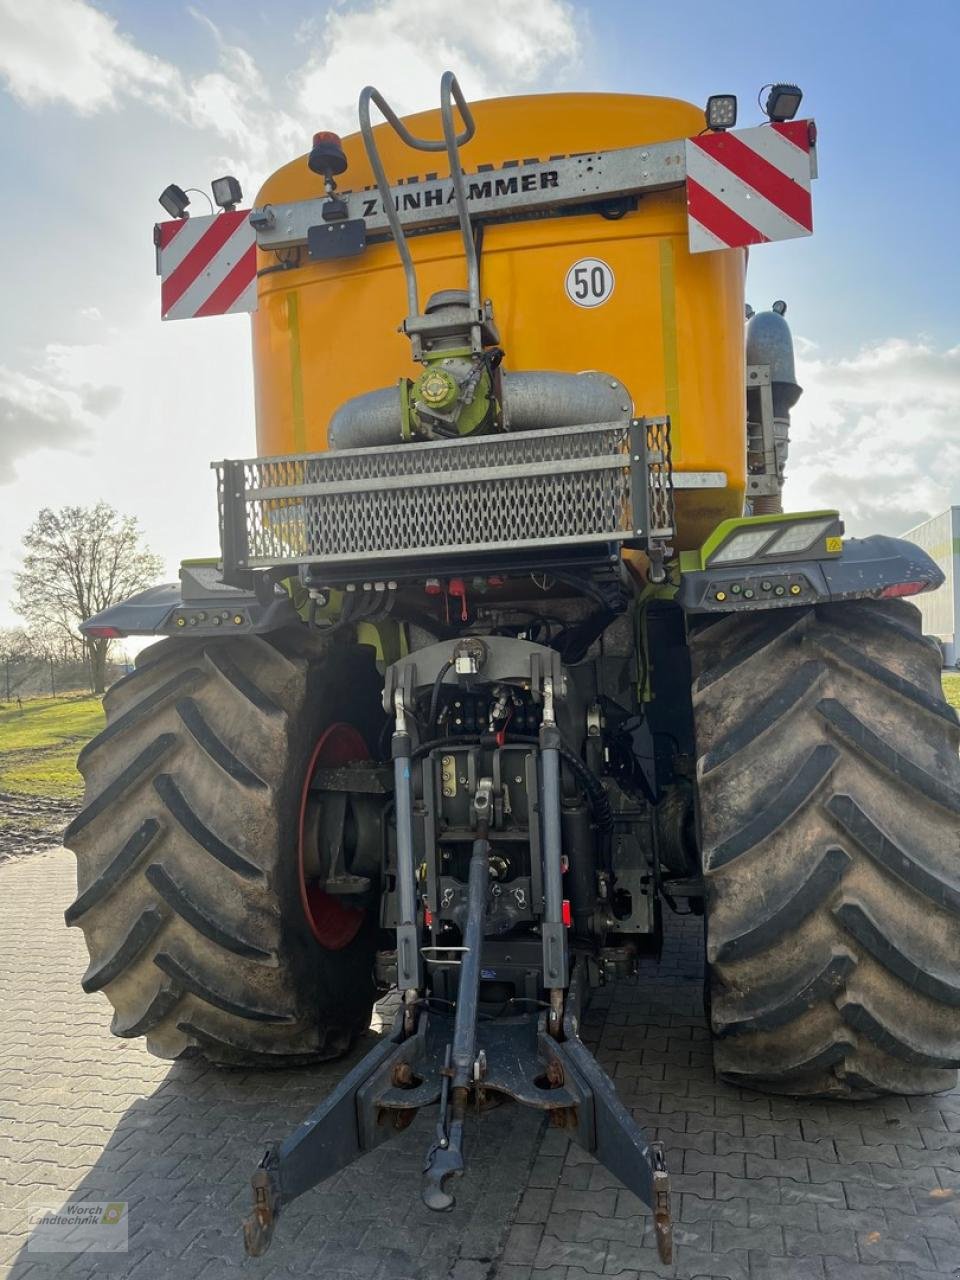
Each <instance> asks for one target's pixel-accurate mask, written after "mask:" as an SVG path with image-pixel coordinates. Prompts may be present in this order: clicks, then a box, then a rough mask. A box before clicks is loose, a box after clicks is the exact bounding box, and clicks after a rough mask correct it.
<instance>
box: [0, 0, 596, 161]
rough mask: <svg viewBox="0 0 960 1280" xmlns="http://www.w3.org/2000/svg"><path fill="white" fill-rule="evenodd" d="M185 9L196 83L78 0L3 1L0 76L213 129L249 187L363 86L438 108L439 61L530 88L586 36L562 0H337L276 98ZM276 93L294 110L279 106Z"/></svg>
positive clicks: (346, 110) (81, 100)
mask: <svg viewBox="0 0 960 1280" xmlns="http://www.w3.org/2000/svg"><path fill="white" fill-rule="evenodd" d="M189 12H190V13H191V15H192V17H193V18H194V19H195V20H196V21H197V22H198V24H200V25H201V26H202V27H204V28H205V29H206V31H207V32H208V34H209V35H210V36H211V37H212V39H213V41H214V43H215V46H216V54H217V62H218V66H217V68H216V70H211V71H208V72H204V73H203V74H201V75H198V76H195V77H193V78H189V77H185V76H184V75H183V73H182V72H181V71H180V70H179V68H177V67H176V66H174V65H172V64H171V63H169V62H166V61H164V60H163V59H161V58H157V57H154V56H153V55H151V54H149V53H146V52H144V51H143V50H141V49H140V48H138V47H137V45H136V44H135V43H134V42H133V41H132V40H131V39H130V38H129V37H128V36H126V35H124V34H123V32H122V31H121V30H119V28H118V25H117V21H116V19H114V18H113V17H112V16H110V15H109V14H106V13H104V12H102V11H101V10H100V9H97V8H96V7H94V5H92V4H90V3H87V2H86V0H30V3H24V0H0V76H2V77H3V79H4V81H5V82H6V87H7V89H8V90H9V92H10V93H11V94H12V95H13V96H14V97H15V98H17V99H18V100H19V101H20V102H21V103H23V105H25V106H27V107H40V106H44V105H46V104H51V103H66V104H67V105H68V106H70V107H72V108H73V109H74V110H75V111H78V112H80V113H81V114H83V115H94V114H96V113H98V112H102V111H111V110H117V109H119V108H120V107H122V106H123V104H124V103H125V102H127V101H135V102H142V103H145V104H147V105H148V106H150V107H152V108H154V109H156V110H157V111H159V112H161V113H162V114H164V115H166V116H169V117H171V118H173V119H175V120H178V121H179V122H180V123H182V124H186V125H188V126H190V127H191V128H194V129H198V130H208V131H211V132H212V133H213V134H215V135H216V136H217V138H218V139H219V145H220V147H221V150H220V151H219V152H218V153H217V154H216V155H213V156H211V161H212V162H213V163H215V164H217V165H219V166H221V167H223V168H224V169H229V170H233V171H235V172H237V173H238V174H239V176H240V177H241V179H242V180H244V181H246V182H248V183H250V182H252V183H254V184H255V183H258V182H261V181H262V180H263V179H264V178H265V177H266V176H267V175H268V174H269V173H270V171H271V170H272V169H274V168H276V167H277V166H278V165H280V164H282V163H284V162H285V161H287V160H289V159H291V158H292V157H293V156H295V155H297V154H298V153H302V152H303V151H304V150H306V146H307V141H308V139H309V137H310V134H311V133H312V132H313V130H314V129H315V128H318V127H321V126H323V127H327V128H331V127H332V128H336V129H339V130H340V131H341V132H352V131H353V130H355V129H356V127H357V119H356V102H357V96H358V94H359V91H360V89H361V88H362V87H363V85H365V84H367V83H369V82H371V81H372V82H373V83H376V84H377V85H378V87H380V88H381V89H382V90H383V92H384V93H385V94H386V95H387V96H388V97H389V98H390V99H391V102H392V103H393V104H394V105H395V107H396V109H397V110H399V111H412V110H419V109H421V108H424V107H429V106H433V105H435V104H436V101H437V93H438V84H439V73H440V71H441V70H443V69H445V68H447V67H452V68H454V69H455V70H456V71H457V73H458V75H459V76H460V78H461V81H462V83H463V85H464V90H465V92H467V93H468V95H469V96H470V97H473V98H483V97H489V96H491V95H493V94H498V93H505V92H509V91H511V90H512V91H518V90H519V91H522V90H524V89H532V88H534V87H538V86H542V84H543V82H544V81H545V80H546V79H549V78H550V77H551V76H556V75H560V74H562V73H563V72H564V71H566V70H568V69H569V68H570V67H571V66H572V65H573V64H574V63H575V62H576V61H577V57H578V50H579V48H580V43H581V41H582V36H583V32H582V31H581V30H580V28H579V26H578V23H577V21H576V19H575V16H574V11H573V9H572V6H571V5H570V4H569V3H568V0H526V3H525V4H523V5H522V6H521V5H518V4H517V3H516V0H487V3H486V4H484V5H479V4H477V3H476V2H475V0H374V2H373V3H370V2H369V0H368V2H367V3H362V4H359V5H349V6H348V5H346V4H337V5H335V6H334V7H333V8H332V9H331V10H330V11H329V12H328V13H327V15H326V16H325V18H324V19H323V20H322V21H320V22H319V23H314V22H311V23H306V24H304V26H303V27H302V28H301V32H300V44H301V45H303V44H306V43H310V44H315V45H317V46H318V48H317V51H316V52H315V53H312V54H311V55H310V56H309V57H308V58H307V60H306V62H305V63H304V64H303V65H302V66H300V67H299V68H297V69H295V70H293V71H292V72H291V73H290V75H289V76H288V78H287V84H286V85H285V86H280V88H281V93H280V95H277V94H275V93H274V92H273V91H272V89H271V87H270V86H269V85H268V84H267V82H266V80H265V79H264V77H263V75H262V73H261V71H260V69H259V67H258V66H257V63H256V61H255V60H254V58H253V56H252V55H251V54H250V53H249V52H248V51H247V50H246V49H244V48H242V47H240V46H238V45H231V44H228V43H227V42H226V41H225V40H224V39H223V37H222V35H221V33H220V31H219V29H218V28H217V27H216V26H215V25H214V24H213V23H212V22H211V21H210V20H209V19H208V18H207V17H206V16H205V15H204V14H202V13H201V12H199V11H197V10H195V9H190V10H189ZM425 33H429V34H425ZM284 94H286V95H287V96H290V95H292V98H293V102H292V103H291V107H292V110H293V112H295V114H291V112H290V111H287V110H286V109H284V107H283V105H282V103H281V101H279V100H278V97H279V98H282V97H283V96H284Z"/></svg>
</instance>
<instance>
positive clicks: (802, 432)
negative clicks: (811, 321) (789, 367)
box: [786, 338, 960, 534]
mask: <svg viewBox="0 0 960 1280" xmlns="http://www.w3.org/2000/svg"><path fill="white" fill-rule="evenodd" d="M797 377H798V380H799V382H800V383H801V385H802V386H803V387H804V395H803V397H802V399H801V400H800V402H799V404H798V405H797V407H796V409H795V410H794V413H793V427H792V430H791V436H792V445H791V454H790V462H789V464H788V466H787V477H788V480H787V489H786V498H787V500H788V505H789V506H790V507H791V508H792V509H793V510H802V509H803V508H811V507H818V506H835V507H838V508H839V509H840V511H841V512H842V513H843V515H844V516H845V518H846V522H847V529H848V532H850V533H854V534H866V533H892V534H898V533H902V532H903V531H904V530H906V529H908V528H910V527H911V526H912V525H915V524H917V523H919V522H920V521H921V520H923V519H925V518H926V517H927V516H929V515H932V514H934V513H936V512H937V511H941V510H943V509H944V508H945V507H947V506H949V505H950V504H951V503H956V502H960V346H958V347H953V348H950V349H948V350H938V349H936V348H935V347H933V346H932V345H930V343H928V342H926V341H924V340H922V339H913V340H908V339H904V338H890V339H888V340H887V341H885V342H881V343H877V344H876V345H874V346H871V347H865V348H864V349H863V350H861V351H860V352H859V353H858V354H857V355H856V356H854V357H852V358H851V359H843V360H829V359H826V358H825V357H823V356H821V355H820V354H819V353H818V351H817V348H816V347H814V346H813V345H812V344H811V343H806V342H801V343H798V363H797Z"/></svg>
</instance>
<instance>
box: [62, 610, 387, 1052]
mask: <svg viewBox="0 0 960 1280" xmlns="http://www.w3.org/2000/svg"><path fill="white" fill-rule="evenodd" d="M379 689H380V681H379V677H378V676H377V672H376V667H375V665H374V661H373V655H372V651H371V650H369V649H363V648H359V647H357V646H340V647H338V648H332V649H330V650H329V652H328V651H326V650H325V649H324V648H323V646H322V643H321V642H319V641H317V640H316V639H314V638H312V637H311V636H310V635H309V633H307V632H306V630H305V629H304V630H303V631H302V632H301V631H300V630H299V629H295V630H292V631H287V632H280V633H277V634H276V635H272V636H270V637H269V638H263V637H258V636H243V637H229V638H227V637H224V638H223V639H220V638H218V639H216V640H210V641H207V642H203V641H198V640H191V639H189V638H186V637H184V639H182V640H180V639H179V638H178V639H174V640H164V641H161V642H160V643H159V644H156V645H154V646H152V647H151V648H149V649H147V650H145V651H144V652H143V653H141V655H140V656H139V658H138V659H137V664H136V669H135V671H134V672H133V673H132V674H130V675H128V676H126V677H124V678H123V679H122V680H120V681H118V682H117V683H116V684H115V685H114V686H113V687H112V688H111V689H109V690H108V692H107V695H106V697H105V699H104V707H105V709H106V713H107V726H106V728H105V729H104V730H103V732H102V733H101V734H100V735H99V736H98V737H96V738H94V739H93V741H92V742H90V743H89V744H88V745H87V746H86V747H85V748H84V750H83V752H82V753H81V756H80V760H79V762H78V767H79V768H80V771H81V773H82V774H83V776H84V780H85V783H86V790H85V797H84V807H83V809H82V810H81V812H80V813H79V815H78V816H77V817H76V819H75V820H74V821H73V822H72V823H71V824H70V826H69V828H68V829H67V833H66V837H65V842H66V844H67V846H68V847H69V848H71V849H72V850H73V851H74V852H75V854H76V856H77V878H78V889H79V892H78V895H77V898H76V900H75V901H74V902H73V904H72V905H71V906H70V907H69V908H68V909H67V912H66V920H67V923H68V924H70V925H78V926H79V927H80V928H81V929H82V930H83V933H84V935H85V937H86V942H87V947H88V950H89V952H90V965H89V968H88V969H87V972H86V974H85V975H84V978H83V988H84V990H85V991H103V992H104V993H105V994H106V996H107V997H108V999H109V1000H110V1002H111V1004H112V1005H113V1006H114V1009H115V1013H114V1018H113V1024H112V1030H113V1032H114V1034H115V1035H118V1036H123V1037H131V1036H146V1039H147V1046H148V1048H149V1049H150V1050H151V1052H153V1053H155V1054H157V1055H158V1056H160V1057H163V1058H177V1057H181V1056H184V1055H188V1056H189V1055H191V1054H197V1053H200V1054H202V1055H203V1056H205V1057H206V1058H208V1059H210V1060H211V1061H215V1062H221V1063H226V1064H231V1065H243V1064H253V1065H258V1066H260V1065H278V1066H287V1065H292V1064H294V1063H298V1062H308V1061H316V1060H322V1059H327V1058H333V1057H337V1056H339V1055H340V1054H342V1053H344V1052H346V1050H347V1049H348V1048H349V1047H350V1044H351V1042H352V1040H353V1039H354V1037H355V1036H356V1035H357V1033H358V1032H360V1031H361V1030H363V1029H364V1028H365V1027H366V1026H367V1025H368V1023H369V1020H370V1012H371V1008H372V1004H373V1000H374V996H375V988H374V981H373V962H374V952H375V949H376V945H377V935H378V922H377V911H376V907H375V905H374V906H373V909H372V910H371V911H369V912H368V918H367V922H366V923H365V924H364V926H363V927H362V928H361V931H360V933H359V934H358V936H357V937H356V938H355V939H354V940H353V941H352V942H351V943H350V944H349V945H348V946H346V947H345V948H343V949H342V950H337V951H333V950H327V949H325V948H324V947H321V946H320V945H319V944H317V943H316V942H315V941H314V939H313V937H312V935H311V933H310V931H309V927H308V925H307V922H306V920H305V918H304V914H303V909H302V907H301V902H300V891H299V883H298V871H297V858H296V840H297V823H298V818H299V802H300V790H301V788H302V786H303V781H304V774H305V772H306V769H307V766H308V762H309V758H310V753H311V751H312V749H313V747H314V745H315V743H316V741H317V739H318V738H319V736H320V733H321V732H322V730H323V729H324V728H325V727H326V726H327V725H329V724H330V723H331V722H333V721H336V720H340V719H348V720H350V721H352V722H353V723H354V724H355V725H357V726H358V728H360V729H361V731H363V732H365V733H367V735H368V736H374V737H375V734H376V730H377V728H379V723H380V722H381V719H382V712H381V711H380V708H379Z"/></svg>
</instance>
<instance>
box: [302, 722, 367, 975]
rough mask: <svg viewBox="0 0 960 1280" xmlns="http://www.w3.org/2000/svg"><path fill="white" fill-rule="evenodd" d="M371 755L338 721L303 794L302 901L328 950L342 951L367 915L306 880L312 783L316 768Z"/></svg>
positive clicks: (324, 737)
mask: <svg viewBox="0 0 960 1280" xmlns="http://www.w3.org/2000/svg"><path fill="white" fill-rule="evenodd" d="M369 759H370V752H369V751H368V750H367V744H366V742H365V741H364V739H363V736H362V735H361V733H360V731H359V730H358V729H355V728H354V727H353V725H352V724H344V723H341V722H338V723H337V724H332V725H330V726H329V727H328V728H326V729H325V730H324V731H323V733H322V734H321V735H320V741H319V742H318V743H317V745H316V746H315V747H314V749H313V754H312V755H311V757H310V764H309V765H308V766H307V776H306V777H305V778H304V781H303V791H302V792H301V795H300V822H299V825H298V829H297V866H298V871H299V879H300V901H301V902H302V904H303V914H304V915H305V916H306V918H307V924H308V925H309V926H310V932H311V933H312V934H313V936H314V937H315V938H316V940H317V942H319V943H320V945H321V946H322V947H326V949H327V950H328V951H341V950H342V949H343V948H344V947H345V946H347V945H348V944H349V943H351V942H352V941H353V940H354V938H355V937H356V936H357V934H358V933H359V932H360V926H361V925H362V924H363V917H364V915H365V914H366V913H365V912H364V911H362V910H361V908H360V907H350V906H347V905H346V904H345V903H343V902H341V901H340V899H339V898H337V897H335V896H334V895H333V894H332V893H325V892H324V891H323V889H321V888H319V887H318V886H317V885H316V884H311V883H309V882H308V881H307V875H306V867H305V859H304V853H305V850H304V828H305V825H306V817H307V801H308V800H309V798H310V783H311V782H312V781H313V774H314V770H315V769H317V768H325V769H333V768H336V767H337V766H338V765H342V764H351V763H352V762H353V761H355V760H369Z"/></svg>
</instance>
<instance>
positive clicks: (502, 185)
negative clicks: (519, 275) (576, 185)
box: [363, 169, 560, 218]
mask: <svg viewBox="0 0 960 1280" xmlns="http://www.w3.org/2000/svg"><path fill="white" fill-rule="evenodd" d="M559 184H560V175H559V173H558V172H557V170H556V169H546V170H544V171H543V172H542V173H523V174H517V175H515V176H513V177H509V178H495V179H494V178H487V179H484V180H482V181H471V182H469V183H468V184H467V200H468V201H470V200H496V199H502V198H503V197H505V196H515V195H519V194H520V192H521V191H549V190H550V189H551V188H554V187H557V186H559ZM454 199H455V196H454V191H453V187H452V186H451V187H447V184H445V183H437V185H436V186H435V187H426V188H425V189H423V190H421V191H398V192H396V193H395V194H394V197H393V203H394V207H395V208H396V210H397V212H398V213H406V212H408V211H410V210H412V209H440V208H442V207H443V206H444V205H447V204H452V203H453V202H454ZM382 211H383V205H382V204H381V202H380V200H379V199H377V198H376V197H369V198H367V199H364V202H363V217H364V218H373V217H376V216H377V215H378V214H379V213H381V212H382Z"/></svg>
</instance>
